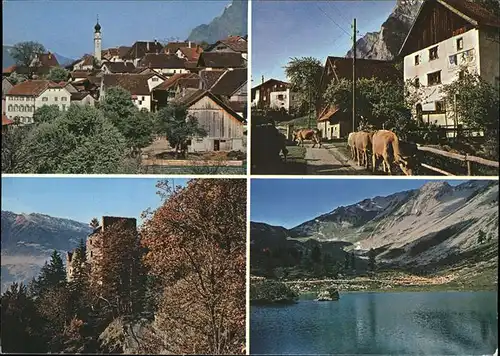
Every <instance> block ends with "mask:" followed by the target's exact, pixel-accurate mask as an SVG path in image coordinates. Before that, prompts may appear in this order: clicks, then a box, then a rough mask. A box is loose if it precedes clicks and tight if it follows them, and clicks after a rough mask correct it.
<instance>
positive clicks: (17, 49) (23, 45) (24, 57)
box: [10, 41, 45, 78]
mask: <svg viewBox="0 0 500 356" xmlns="http://www.w3.org/2000/svg"><path fill="white" fill-rule="evenodd" d="M42 53H45V47H44V46H43V45H42V44H40V43H38V42H33V41H27V42H19V43H16V44H15V45H14V46H13V47H12V49H11V50H10V55H11V56H12V58H14V60H15V61H16V64H17V65H18V66H24V67H26V68H28V77H29V78H31V77H32V70H31V68H30V65H31V62H32V61H33V59H35V58H37V56H38V55H40V54H42Z"/></svg>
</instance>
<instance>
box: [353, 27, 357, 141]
mask: <svg viewBox="0 0 500 356" xmlns="http://www.w3.org/2000/svg"><path fill="white" fill-rule="evenodd" d="M352 27H353V33H352V51H353V56H352V132H355V131H356V19H354V21H353V25H352Z"/></svg>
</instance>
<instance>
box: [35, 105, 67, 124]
mask: <svg viewBox="0 0 500 356" xmlns="http://www.w3.org/2000/svg"><path fill="white" fill-rule="evenodd" d="M61 114H62V113H61V110H59V106H57V105H43V106H41V107H40V108H38V109H36V110H35V112H34V113H33V122H34V123H35V124H42V123H44V122H52V121H54V120H55V119H57V118H58V117H59V116H61Z"/></svg>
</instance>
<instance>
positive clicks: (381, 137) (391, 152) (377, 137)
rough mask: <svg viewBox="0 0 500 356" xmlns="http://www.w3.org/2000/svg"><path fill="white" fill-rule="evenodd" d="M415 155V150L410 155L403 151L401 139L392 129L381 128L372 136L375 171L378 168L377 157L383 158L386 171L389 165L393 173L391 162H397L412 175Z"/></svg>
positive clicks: (389, 169) (389, 171)
mask: <svg viewBox="0 0 500 356" xmlns="http://www.w3.org/2000/svg"><path fill="white" fill-rule="evenodd" d="M406 145H408V144H406ZM414 156H415V154H414V152H412V153H411V154H410V155H408V154H406V155H405V153H404V152H402V150H401V147H400V142H399V139H398V137H397V136H396V134H395V133H394V132H392V131H389V130H379V131H377V132H375V134H374V135H373V137H372V160H373V167H372V169H373V172H375V170H376V166H377V159H378V158H382V159H383V161H382V164H383V170H384V172H386V167H387V172H388V173H389V175H391V174H392V172H391V164H392V163H397V164H398V165H399V167H400V168H401V170H402V171H403V173H404V174H406V175H407V176H411V175H412V173H413V165H414V161H413V158H414Z"/></svg>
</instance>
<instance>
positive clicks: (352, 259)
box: [350, 252, 356, 270]
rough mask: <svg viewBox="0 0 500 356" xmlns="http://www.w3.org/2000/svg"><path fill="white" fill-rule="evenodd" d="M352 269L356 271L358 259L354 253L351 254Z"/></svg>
mask: <svg viewBox="0 0 500 356" xmlns="http://www.w3.org/2000/svg"><path fill="white" fill-rule="evenodd" d="M350 255H351V256H350V257H351V269H353V270H355V269H356V257H355V255H354V252H351V254H350Z"/></svg>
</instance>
